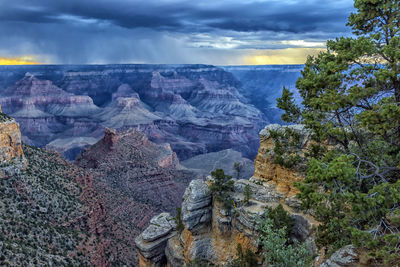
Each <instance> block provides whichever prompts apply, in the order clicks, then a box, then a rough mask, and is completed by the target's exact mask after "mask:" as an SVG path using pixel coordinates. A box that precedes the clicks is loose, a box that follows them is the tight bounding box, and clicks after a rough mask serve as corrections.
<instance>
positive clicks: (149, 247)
mask: <svg viewBox="0 0 400 267" xmlns="http://www.w3.org/2000/svg"><path fill="white" fill-rule="evenodd" d="M175 227H176V225H175V222H174V218H173V217H172V216H171V215H170V214H169V213H161V214H159V215H157V216H155V217H153V218H152V219H151V220H150V225H149V226H148V227H147V228H146V229H145V230H144V231H143V232H142V233H141V234H140V235H139V236H138V237H137V238H136V239H135V244H136V247H137V248H138V251H139V267H146V266H149V265H154V266H162V265H163V264H164V265H165V264H166V258H165V252H164V251H165V247H166V245H167V241H168V239H169V238H171V237H172V236H173V235H175V232H174V230H175Z"/></svg>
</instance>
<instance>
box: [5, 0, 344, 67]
mask: <svg viewBox="0 0 400 267" xmlns="http://www.w3.org/2000/svg"><path fill="white" fill-rule="evenodd" d="M351 10H352V0H326V1H320V0H318V1H317V0H303V1H297V0H280V1H276V0H265V1H249V0H228V1H222V0H218V1H215V0H213V1H211V0H202V1H193V0H190V1H186V0H157V1H156V0H145V1H143V0H141V1H132V0H109V1H105V0H36V1H32V0H0V53H3V54H4V53H7V52H8V53H10V54H11V53H14V54H16V53H31V54H46V55H48V56H49V57H52V59H51V60H52V61H56V62H66V63H74V62H77V63H86V62H91V61H92V60H93V58H97V60H98V61H108V60H110V58H113V62H116V61H118V62H120V61H121V60H120V59H121V58H126V59H128V60H134V59H135V60H137V61H143V62H151V61H154V60H155V61H157V60H159V61H162V62H166V61H168V62H169V61H170V60H172V61H173V58H174V56H175V60H178V61H179V60H180V61H185V57H187V56H192V57H193V58H196V55H192V53H193V50H191V51H189V50H185V49H190V48H201V49H206V48H207V49H208V48H223V49H270V48H274V49H275V48H286V47H292V46H293V45H291V44H290V43H289V44H282V43H280V41H281V40H307V41H309V42H324V41H325V40H326V39H330V38H334V37H335V36H338V35H343V34H345V35H346V34H349V30H348V29H346V28H345V26H344V25H345V22H346V18H347V16H348V15H349V13H350V11H351ZM93 46H97V47H98V48H95V47H93ZM99 48H101V49H99ZM150 48H151V49H157V50H159V51H164V52H165V50H166V49H170V52H169V53H168V52H167V54H168V55H166V53H161V52H159V53H157V52H151V51H149V49H150ZM94 51H97V52H96V53H97V54H95V53H94ZM139 51H140V52H139ZM198 51H199V53H200V54H199V55H200V58H202V55H201V53H202V51H200V50H198ZM132 54H135V56H134V57H132ZM228 54H229V53H228ZM1 56H3V55H2V54H0V57H1ZM166 59H168V60H166Z"/></svg>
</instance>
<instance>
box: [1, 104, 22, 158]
mask: <svg viewBox="0 0 400 267" xmlns="http://www.w3.org/2000/svg"><path fill="white" fill-rule="evenodd" d="M21 145H22V142H21V132H20V130H19V125H18V123H17V122H16V121H15V120H14V119H13V118H10V117H8V116H6V115H5V114H4V113H2V112H1V106H0V164H1V165H3V164H8V163H10V162H11V161H14V160H17V161H19V160H21V159H22V158H23V155H24V153H23V151H22V146H21Z"/></svg>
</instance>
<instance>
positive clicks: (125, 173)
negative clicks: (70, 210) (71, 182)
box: [76, 129, 194, 266]
mask: <svg viewBox="0 0 400 267" xmlns="http://www.w3.org/2000/svg"><path fill="white" fill-rule="evenodd" d="M76 163H77V165H79V166H80V167H82V168H84V169H86V170H87V171H88V172H89V173H91V175H92V176H93V177H94V179H93V187H94V189H95V191H96V193H97V194H99V195H100V196H101V198H102V199H103V201H104V212H105V216H104V234H105V235H106V236H107V237H108V239H109V242H110V246H108V247H107V248H106V253H107V254H108V255H110V259H111V263H112V264H115V265H118V264H127V265H130V266H132V265H135V264H136V262H137V260H138V254H137V253H136V249H135V238H136V237H137V236H138V235H139V233H140V231H142V230H144V229H145V228H146V227H147V226H148V225H149V223H150V219H151V218H152V217H153V216H154V215H156V214H159V213H160V212H163V211H167V212H170V213H174V212H175V209H176V208H177V207H179V206H180V202H181V199H182V195H183V193H184V191H185V188H186V186H187V184H188V183H189V181H190V180H191V179H193V177H194V176H193V173H190V172H187V171H180V170H177V169H176V167H177V166H178V164H179V161H178V158H177V156H176V154H175V153H174V152H173V151H172V150H171V147H170V146H169V145H168V144H155V143H153V142H151V141H149V139H148V138H147V137H146V135H145V134H143V133H141V132H138V131H135V130H127V131H123V132H120V133H117V132H116V131H115V130H113V129H106V130H105V133H104V137H103V139H101V140H100V141H99V142H97V143H96V144H94V145H93V146H90V147H88V148H86V149H85V150H84V151H83V152H82V154H81V155H80V156H79V157H78V158H77V160H76ZM151 225H153V224H151ZM144 241H146V242H150V241H149V240H147V239H146V238H145V240H144ZM143 254H144V256H145V255H149V254H147V253H143ZM139 255H140V254H139Z"/></svg>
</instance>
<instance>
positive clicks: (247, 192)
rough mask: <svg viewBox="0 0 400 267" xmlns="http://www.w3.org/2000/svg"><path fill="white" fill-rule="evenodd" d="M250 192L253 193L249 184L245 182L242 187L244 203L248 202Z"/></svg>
mask: <svg viewBox="0 0 400 267" xmlns="http://www.w3.org/2000/svg"><path fill="white" fill-rule="evenodd" d="M252 194H253V192H252V191H251V187H250V185H249V184H246V186H245V187H244V190H243V195H244V199H243V202H244V204H248V203H249V201H250V198H251V195H252Z"/></svg>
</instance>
